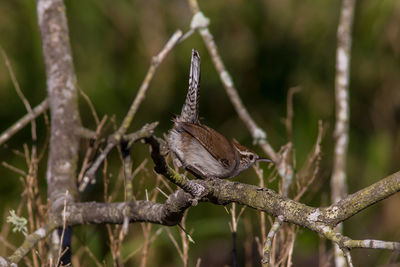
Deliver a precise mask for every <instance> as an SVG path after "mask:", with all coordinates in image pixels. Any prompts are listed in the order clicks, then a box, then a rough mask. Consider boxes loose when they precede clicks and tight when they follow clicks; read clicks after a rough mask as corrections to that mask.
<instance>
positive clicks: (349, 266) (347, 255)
mask: <svg viewBox="0 0 400 267" xmlns="http://www.w3.org/2000/svg"><path fill="white" fill-rule="evenodd" d="M342 251H343V254H344V257H345V258H346V262H347V267H353V260H352V259H351V254H350V250H348V249H342Z"/></svg>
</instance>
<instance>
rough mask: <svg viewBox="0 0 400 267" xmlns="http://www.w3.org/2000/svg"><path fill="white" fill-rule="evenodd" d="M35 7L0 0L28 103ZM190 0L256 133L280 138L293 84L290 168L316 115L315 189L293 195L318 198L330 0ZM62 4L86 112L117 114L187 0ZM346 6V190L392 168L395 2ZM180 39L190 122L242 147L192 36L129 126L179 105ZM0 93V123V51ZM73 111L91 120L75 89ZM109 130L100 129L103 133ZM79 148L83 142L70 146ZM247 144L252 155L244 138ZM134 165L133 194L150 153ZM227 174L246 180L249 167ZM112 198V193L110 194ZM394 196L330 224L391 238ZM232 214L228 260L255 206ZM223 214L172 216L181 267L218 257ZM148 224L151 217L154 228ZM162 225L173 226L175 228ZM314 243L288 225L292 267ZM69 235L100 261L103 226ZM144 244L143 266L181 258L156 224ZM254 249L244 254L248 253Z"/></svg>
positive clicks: (362, 255) (4, 106)
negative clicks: (351, 10)
mask: <svg viewBox="0 0 400 267" xmlns="http://www.w3.org/2000/svg"><path fill="white" fill-rule="evenodd" d="M35 4H36V3H35V1H31V0H12V1H7V0H0V45H1V46H2V47H3V49H4V50H5V51H6V53H7V55H8V57H9V58H10V61H11V64H12V67H13V69H14V71H15V74H16V77H17V79H18V82H19V84H20V86H21V88H22V90H23V92H24V94H25V95H26V97H27V98H28V99H29V101H30V103H31V105H32V106H36V105H37V104H39V103H40V102H41V101H42V100H43V99H44V98H45V96H46V78H45V72H44V63H43V58H42V53H41V44H40V33H39V30H38V26H37V15H36V6H35ZM199 4H200V8H201V9H202V11H203V12H204V14H205V15H206V16H207V17H209V18H210V19H211V25H210V30H211V32H212V33H213V35H214V37H215V41H216V43H217V45H218V47H219V52H220V54H221V56H222V58H223V60H224V62H225V64H226V66H227V68H228V70H229V71H230V73H231V75H232V77H233V80H234V82H235V84H236V86H237V89H238V91H239V94H240V96H241V98H242V100H243V102H244V104H245V105H246V107H247V108H248V110H249V112H250V114H251V115H252V116H253V118H254V119H255V120H256V122H257V123H258V124H259V125H260V126H261V127H262V128H263V129H265V130H266V132H267V133H268V139H269V141H270V143H271V144H272V145H273V147H274V148H275V149H276V150H279V148H280V147H281V146H282V145H284V144H285V143H286V142H287V137H286V131H285V127H284V124H283V119H284V118H285V116H286V96H287V92H288V90H289V88H291V87H294V86H300V87H301V88H302V91H301V92H300V93H298V94H296V95H295V97H294V121H293V125H294V130H293V140H294V146H295V152H296V161H297V166H298V168H300V167H301V166H302V165H303V163H304V161H305V160H306V157H307V155H308V154H309V152H310V151H311V149H312V146H313V144H314V142H315V139H316V136H317V126H318V120H322V121H323V122H324V123H326V125H327V131H326V134H325V137H324V140H323V144H322V149H323V158H322V169H321V171H320V173H319V176H318V178H317V180H318V181H317V183H318V184H319V185H320V187H319V188H318V191H317V192H315V193H314V195H312V196H309V197H308V198H305V199H304V201H306V204H309V205H314V206H319V205H327V204H328V199H329V177H330V174H331V166H332V147H333V139H332V132H333V128H334V108H335V107H334V76H335V53H336V30H337V23H338V18H339V9H340V4H341V1H311V0H306V1H293V0H291V1H290V0H280V1H274V0H270V1H265V0H264V1H250V2H249V1H239V0H231V1H212V0H204V1H200V3H199ZM66 6H67V15H68V23H69V29H70V38H71V45H72V50H73V55H74V63H75V67H76V73H77V77H78V82H79V86H80V87H81V88H82V90H83V91H84V92H85V93H86V94H87V95H88V96H89V97H90V99H91V100H92V102H93V104H94V106H95V108H96V110H97V112H98V114H99V116H100V117H102V116H103V115H106V114H107V115H109V116H112V115H115V121H116V123H117V124H119V123H120V122H121V121H122V118H123V117H124V115H125V113H126V111H127V109H128V107H129V105H130V103H131V101H132V99H133V98H134V96H135V94H136V92H137V90H138V88H139V86H140V84H141V82H142V80H143V78H144V75H145V73H146V71H147V68H148V66H149V64H150V61H151V57H152V56H153V55H155V54H157V53H158V51H159V50H160V49H161V48H162V46H163V45H164V44H165V42H166V41H167V40H168V38H169V37H170V36H171V34H172V33H173V32H174V31H175V30H176V29H182V30H183V31H186V30H188V28H189V25H190V19H191V12H190V9H189V6H188V3H187V2H186V1H183V0H179V1H178V0H172V1H156V0H148V1H127V0H121V1H112V0H103V1H96V0H87V1H70V0H69V1H66ZM355 10H356V11H355V19H354V29H353V45H352V58H351V74H350V76H351V78H350V113H351V120H350V143H349V153H348V167H347V173H348V178H349V179H348V184H349V192H350V193H351V192H355V191H357V190H359V189H361V188H363V187H365V186H367V185H370V184H371V183H373V182H376V181H378V180H379V179H380V178H383V177H385V176H386V175H388V174H391V173H393V172H395V171H398V170H399V167H400V164H399V160H400V149H399V148H400V132H399V125H400V75H399V74H400V27H399V25H400V2H399V1H396V0H386V1H380V0H363V1H358V2H357V5H356V9H355ZM192 48H196V49H198V50H199V52H200V55H201V58H202V80H201V86H202V87H201V90H202V91H201V94H202V98H201V101H200V110H201V111H200V114H201V116H202V117H203V118H204V120H203V121H204V122H205V123H207V124H208V125H209V126H211V127H213V128H215V129H216V130H218V131H219V132H221V133H223V134H224V135H226V136H227V137H229V138H235V139H237V140H238V141H240V142H241V143H243V144H245V145H248V146H250V147H251V146H252V144H251V141H252V140H251V136H250V134H249V132H248V131H247V130H246V128H245V127H244V124H243V123H242V122H241V121H240V120H239V118H238V116H237V114H236V113H235V111H234V109H233V107H232V105H231V103H230V101H229V100H228V98H227V95H226V93H225V91H224V90H223V87H222V85H221V82H220V80H219V77H218V75H217V73H216V71H215V68H214V65H213V64H212V62H211V59H210V56H209V54H208V52H207V50H206V49H205V46H204V43H203V41H202V39H201V38H200V36H199V35H198V34H194V35H193V36H191V37H190V38H189V39H188V40H186V41H184V42H183V43H181V44H180V45H178V46H177V47H176V48H175V49H174V50H173V51H172V53H171V54H170V55H168V57H167V59H166V61H164V62H163V63H162V65H161V66H160V68H159V69H158V71H157V74H156V76H155V77H154V80H153V81H152V83H151V86H150V88H149V91H148V93H147V98H146V100H145V101H144V102H143V104H142V105H141V107H140V109H139V111H138V113H137V115H136V117H135V120H134V122H133V125H132V127H131V128H132V129H131V130H137V129H139V128H140V127H141V126H142V125H143V124H144V123H147V122H152V121H159V122H160V125H159V127H158V128H157V129H156V134H157V135H158V136H162V134H163V133H166V132H167V131H168V129H169V128H170V127H171V113H178V112H180V108H181V105H182V103H183V101H184V98H185V94H186V88H187V82H188V71H189V62H190V53H191V49H192ZM0 102H1V104H0V131H3V130H5V129H6V128H7V127H9V126H10V125H11V124H12V123H13V122H15V121H16V120H17V119H19V118H20V117H21V116H23V115H24V114H26V110H25V108H24V106H23V104H22V102H21V100H20V99H19V98H18V96H17V94H16V92H15V89H14V87H13V85H12V82H11V79H10V76H9V74H8V71H7V69H6V66H5V63H4V58H1V60H0ZM80 111H81V117H82V121H83V124H84V125H85V126H86V127H88V128H91V129H94V127H95V122H94V120H93V117H92V115H91V112H90V109H89V108H88V105H87V103H86V102H85V101H84V100H83V98H82V97H81V98H80ZM38 127H39V130H38V133H39V147H40V145H43V143H44V141H45V138H46V129H45V127H44V123H43V117H41V118H40V119H38ZM111 129H112V127H109V132H111ZM23 144H28V145H31V137H30V127H26V128H25V129H23V130H22V131H20V132H19V133H18V134H17V135H15V136H14V137H13V138H12V139H11V140H10V141H8V142H7V144H6V145H3V146H1V147H0V160H1V161H2V162H3V161H6V162H7V163H9V164H12V165H15V166H18V167H19V168H21V169H26V162H25V160H24V159H23V158H21V157H20V156H16V155H15V154H14V153H13V150H14V149H17V150H20V151H22V146H23ZM84 145H85V144H84V142H83V144H82V147H83V148H84V147H85V146H84ZM255 150H256V151H258V152H261V151H260V150H259V149H258V148H255ZM132 154H133V160H134V164H135V166H137V165H139V164H140V163H141V162H142V161H143V160H144V159H145V158H148V157H149V154H148V148H147V147H146V146H144V145H142V144H137V145H135V146H134V150H133V153H132ZM111 157H112V158H110V174H112V175H113V176H112V177H111V184H113V183H114V181H113V180H112V179H118V173H119V170H120V161H119V159H118V155H117V153H114V154H112V155H111ZM146 166H147V167H148V169H149V171H148V172H142V173H141V174H139V177H144V178H143V179H140V178H137V181H138V184H140V185H138V187H137V188H138V189H137V190H138V191H139V190H142V191H141V195H140V197H141V198H144V193H143V190H144V189H148V190H149V191H150V190H153V187H154V183H155V175H154V174H153V171H152V170H151V168H152V163H151V162H149V163H147V165H146ZM0 170H1V174H2V175H1V176H2V178H1V179H0V203H1V204H0V214H1V215H2V216H1V217H0V218H1V219H0V225H3V224H4V223H5V217H6V214H8V210H9V209H16V208H17V207H18V203H19V202H20V200H21V198H20V196H21V194H22V193H23V184H22V183H21V180H20V178H19V175H17V174H15V173H14V172H11V171H10V170H9V169H6V168H4V167H3V166H0ZM45 171H46V159H44V160H43V161H42V164H41V167H40V170H39V172H40V181H39V183H40V186H41V187H42V189H43V191H42V193H43V194H42V197H43V199H46V185H45ZM135 179H136V178H135ZM235 180H238V181H243V182H246V183H252V184H256V183H257V178H256V176H255V174H254V171H253V170H248V171H246V172H245V173H243V174H242V175H240V176H239V177H238V178H235ZM139 181H141V182H140V183H139ZM143 181H144V182H143ZM275 187H276V185H275ZM102 193H103V189H102V187H101V183H100V185H98V186H96V187H95V188H93V189H92V190H91V192H90V194H89V195H86V196H84V197H83V198H84V199H88V200H93V199H97V200H102ZM121 193H122V192H121ZM122 199H123V194H121V196H119V197H118V198H117V199H116V200H120V201H121V200H122ZM159 201H163V198H161V197H160V198H159ZM399 204H400V195H396V196H393V197H391V198H389V199H387V200H385V201H382V202H381V203H379V204H377V205H375V206H373V207H371V208H369V209H367V210H366V211H363V212H361V213H360V214H358V215H357V216H355V217H354V218H351V219H350V220H348V221H347V222H346V223H345V224H344V227H345V234H347V235H349V236H350V237H353V238H358V239H364V238H375V239H386V240H397V241H399V239H400V227H399V226H400V213H399V212H398V211H399V208H398V207H399ZM244 216H245V218H244V219H243V220H242V221H241V222H240V223H239V229H238V234H239V237H238V242H239V257H240V262H241V263H243V261H244V260H243V246H244V245H243V242H244V240H245V239H246V238H249V235H248V232H247V231H248V229H250V230H251V232H252V234H253V235H257V236H259V235H260V234H259V226H258V223H257V218H258V217H257V216H258V215H257V213H256V212H255V211H252V210H250V209H247V210H246V211H245V215H244ZM229 221H230V217H229V215H227V213H226V212H225V211H224V209H223V207H219V206H214V205H211V204H201V205H199V206H198V207H195V208H193V209H191V210H190V211H189V217H188V220H187V223H186V225H187V228H188V230H191V229H194V233H193V238H194V239H195V241H196V244H192V245H191V249H190V250H189V255H190V258H189V261H190V262H191V265H194V263H195V261H196V259H197V257H201V258H202V259H203V263H204V264H205V265H204V266H211V265H210V264H211V262H212V260H213V254H215V253H216V251H220V252H218V253H219V254H218V255H219V258H220V259H222V261H223V263H227V264H230V251H231V249H232V248H231V235H230V231H229V227H228V222H229ZM246 222H247V224H248V226H247V230H246V229H245V225H246ZM249 225H250V226H249ZM249 227H250V228H249ZM158 228H159V226H153V230H154V231H155V230H156V229H158ZM131 229H132V230H131V231H130V236H129V237H128V238H127V241H126V243H125V247H124V250H125V251H132V250H133V249H135V248H136V247H138V246H139V245H140V243H141V242H142V237H141V235H140V233H141V228H140V227H139V226H137V225H136V224H135V225H133V226H132V227H131ZM171 230H172V232H173V233H175V235H176V236H178V235H177V233H178V231H177V229H176V228H173V229H171ZM8 238H9V241H10V242H11V243H13V244H15V245H18V244H19V243H20V242H21V239H22V237H21V235H20V234H11V235H10V236H9V237H8ZM318 242H319V238H318V236H317V235H316V234H315V233H311V232H309V231H308V230H304V229H301V230H300V233H299V236H298V238H297V239H296V244H295V255H294V263H295V264H294V266H307V265H310V264H311V266H316V265H317V262H318V246H319V243H318ZM82 243H83V244H84V243H86V244H88V245H89V247H90V249H91V250H92V251H93V253H94V255H95V256H96V257H98V259H99V260H100V262H102V261H103V260H104V261H105V262H106V263H107V264H108V263H110V254H109V252H108V248H107V243H108V240H107V236H106V231H105V227H103V226H82V227H77V229H76V235H75V240H74V248H76V247H79V246H80V244H82ZM150 255H152V256H153V257H151V258H150V263H149V266H177V265H180V264H181V263H180V259H179V255H178V253H177V252H176V250H175V248H174V246H173V245H172V243H171V242H170V240H169V239H168V236H167V234H166V233H165V232H163V233H162V234H161V235H160V238H158V239H157V240H156V241H155V243H154V245H153V246H152V247H151V249H150ZM352 255H353V257H354V263H355V264H356V266H378V265H380V264H384V263H387V262H388V261H389V259H390V257H391V254H390V253H389V252H382V251H372V250H357V249H356V250H353V251H352ZM2 256H5V255H2ZM214 256H215V255H214ZM225 256H226V257H225ZM224 257H225V258H226V259H225V258H224ZM138 259H140V255H138V257H137V258H134V259H133V260H132V263H136V264H137V263H138ZM207 260H209V261H210V262H209V263H208V261H207ZM224 260H226V261H224ZM257 260H258V258H257V257H255V258H254V264H255V263H256V262H257ZM87 261H88V263H87V264H91V261H90V260H87ZM207 264H208V265H207ZM216 266H218V265H216Z"/></svg>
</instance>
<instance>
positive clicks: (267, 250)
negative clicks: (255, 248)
mask: <svg viewBox="0 0 400 267" xmlns="http://www.w3.org/2000/svg"><path fill="white" fill-rule="evenodd" d="M282 222H283V216H278V217H277V218H276V220H275V222H274V224H273V225H272V227H271V229H270V230H269V233H268V235H267V238H266V241H265V243H264V249H263V252H264V256H263V259H262V260H261V263H262V264H263V266H268V265H269V263H270V255H271V249H272V241H273V240H274V237H275V235H276V233H277V231H278V230H279V229H280V228H281V225H282Z"/></svg>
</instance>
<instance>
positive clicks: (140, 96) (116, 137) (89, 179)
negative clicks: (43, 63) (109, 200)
mask: <svg viewBox="0 0 400 267" xmlns="http://www.w3.org/2000/svg"><path fill="white" fill-rule="evenodd" d="M181 36H182V31H180V30H177V31H176V32H175V33H174V34H173V35H172V36H171V38H170V39H169V40H168V42H167V43H166V44H165V46H164V47H163V48H162V49H161V51H160V52H159V53H158V54H157V55H156V56H154V57H153V59H152V62H151V65H150V67H149V69H148V71H147V73H146V76H145V77H144V80H143V82H142V84H141V85H140V88H139V91H138V92H137V94H136V97H135V99H134V100H133V102H132V104H131V106H130V108H129V110H128V112H127V114H126V116H125V117H124V120H123V122H122V124H121V126H120V127H119V128H118V130H117V131H116V132H115V133H114V134H113V135H112V137H111V138H110V139H109V142H108V144H107V146H106V147H105V149H104V151H103V153H102V154H101V155H100V156H99V157H98V158H97V160H96V165H95V167H96V168H94V167H93V168H92V167H91V168H90V169H91V170H90V171H88V172H87V173H86V175H85V176H84V177H83V181H82V183H81V184H80V186H79V191H81V192H82V191H84V190H85V188H86V187H87V185H88V184H89V183H95V182H96V177H95V172H96V170H97V169H98V168H99V166H100V165H101V163H102V162H103V161H104V159H105V157H106V156H107V155H108V153H110V151H111V150H112V149H113V148H114V146H116V145H118V144H119V142H120V141H121V139H122V138H123V136H124V135H125V133H126V132H127V130H128V128H129V127H130V125H131V122H132V120H133V118H134V116H135V114H136V112H137V110H138V109H139V106H140V104H141V103H142V102H143V100H144V99H145V96H146V92H147V89H148V88H149V86H150V82H151V81H152V79H153V77H154V74H155V73H156V70H157V68H158V67H159V65H160V64H161V62H163V61H164V59H165V58H166V56H167V55H168V54H169V53H170V52H171V50H172V49H173V48H174V47H175V46H176V45H177V44H178V42H179V39H180V38H181Z"/></svg>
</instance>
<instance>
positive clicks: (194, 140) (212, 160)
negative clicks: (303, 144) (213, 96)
mask: <svg viewBox="0 0 400 267" xmlns="http://www.w3.org/2000/svg"><path fill="white" fill-rule="evenodd" d="M199 98H200V56H199V53H198V52H197V51H196V50H194V49H193V50H192V60H191V65H190V75H189V89H188V93H187V95H186V101H185V104H184V105H183V107H182V111H181V114H180V115H179V116H177V117H176V118H175V119H174V127H173V128H172V129H171V131H170V132H169V135H168V145H169V148H170V150H171V152H172V155H173V157H174V162H175V163H176V164H177V165H178V166H179V167H183V168H185V169H186V170H188V171H190V172H191V173H193V174H194V175H196V176H198V177H201V178H229V177H234V176H236V175H237V174H239V173H240V172H241V171H243V170H246V169H247V168H249V167H250V166H251V165H253V164H254V163H255V162H256V161H262V160H264V161H265V160H266V159H263V158H260V157H259V156H258V155H257V154H256V153H254V152H253V151H251V150H250V149H248V148H247V147H245V146H243V145H240V144H238V143H236V142H230V141H229V140H228V139H227V138H226V137H224V136H223V135H222V134H220V133H218V132H217V131H215V130H214V129H212V128H210V127H208V126H206V125H204V124H201V123H200V122H199V119H198V118H199Z"/></svg>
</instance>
